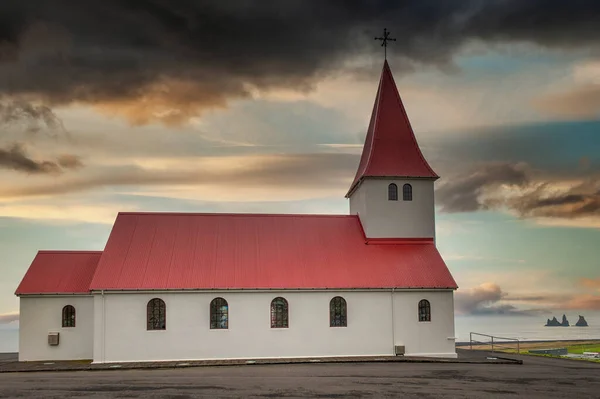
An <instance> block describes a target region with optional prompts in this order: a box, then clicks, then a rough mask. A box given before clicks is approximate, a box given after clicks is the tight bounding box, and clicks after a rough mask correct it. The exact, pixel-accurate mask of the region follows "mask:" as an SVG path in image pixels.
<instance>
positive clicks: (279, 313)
mask: <svg viewBox="0 0 600 399" xmlns="http://www.w3.org/2000/svg"><path fill="white" fill-rule="evenodd" d="M271 328H288V303H287V301H286V300H285V299H284V298H282V297H277V298H275V299H273V300H272V301H271Z"/></svg>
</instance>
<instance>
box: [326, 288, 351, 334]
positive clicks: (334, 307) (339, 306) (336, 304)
mask: <svg viewBox="0 0 600 399" xmlns="http://www.w3.org/2000/svg"><path fill="white" fill-rule="evenodd" d="M329 326H330V327H347V326H348V317H347V308H346V300H345V299H344V298H342V297H341V296H336V297H334V298H332V299H331V301H330V302H329Z"/></svg>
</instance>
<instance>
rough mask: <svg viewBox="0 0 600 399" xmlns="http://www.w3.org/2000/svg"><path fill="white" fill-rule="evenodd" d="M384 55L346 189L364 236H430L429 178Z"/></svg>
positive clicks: (432, 216)
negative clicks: (357, 159)
mask: <svg viewBox="0 0 600 399" xmlns="http://www.w3.org/2000/svg"><path fill="white" fill-rule="evenodd" d="M438 178H439V176H438V175H437V174H436V173H435V172H434V171H433V169H431V167H430V166H429V164H428V163H427V161H426V160H425V157H424V156H423V154H422V153H421V149H420V148H419V145H418V143H417V140H416V138H415V134H414V132H413V130H412V127H411V125H410V122H409V120H408V115H407V114H406V110H405V109H404V105H403V104H402V100H401V98H400V94H399V93H398V89H397V88H396V83H395V82H394V77H393V76H392V71H391V70H390V67H389V65H388V62H387V60H386V61H385V62H384V64H383V70H382V72H381V78H380V80H379V88H378V89H377V95H376V97H375V104H374V106H373V112H372V114H371V121H370V123H369V128H368V130H367V136H366V139H365V144H364V147H363V152H362V156H361V159H360V164H359V166H358V170H357V171H356V176H355V177H354V181H353V182H352V185H351V186H350V189H349V190H348V193H347V194H346V198H349V199H350V214H354V215H358V216H359V218H360V221H361V223H362V226H363V229H364V231H365V235H366V236H367V238H390V239H391V238H413V239H417V238H422V239H434V238H435V206H434V187H433V186H434V182H435V181H436V180H437V179H438Z"/></svg>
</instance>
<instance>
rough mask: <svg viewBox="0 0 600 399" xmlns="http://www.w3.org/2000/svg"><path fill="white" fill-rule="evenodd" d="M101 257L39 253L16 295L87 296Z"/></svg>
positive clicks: (95, 254) (96, 254) (94, 253)
mask: <svg viewBox="0 0 600 399" xmlns="http://www.w3.org/2000/svg"><path fill="white" fill-rule="evenodd" d="M101 254H102V252H101V251H39V252H38V253H37V255H36V257H35V258H34V259H33V262H32V263H31V266H29V269H28V270H27V273H25V276H24V277H23V280H21V284H19V287H18V288H17V291H16V292H15V295H24V294H82V293H87V292H89V290H90V282H91V281H92V277H93V276H94V272H95V271H96V266H97V265H98V261H99V260H100V255H101Z"/></svg>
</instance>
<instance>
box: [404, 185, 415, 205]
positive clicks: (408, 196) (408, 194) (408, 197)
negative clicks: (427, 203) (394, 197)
mask: <svg viewBox="0 0 600 399" xmlns="http://www.w3.org/2000/svg"><path fill="white" fill-rule="evenodd" d="M412 200H413V189H412V185H411V184H409V183H405V184H404V185H403V186H402V201H412Z"/></svg>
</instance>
